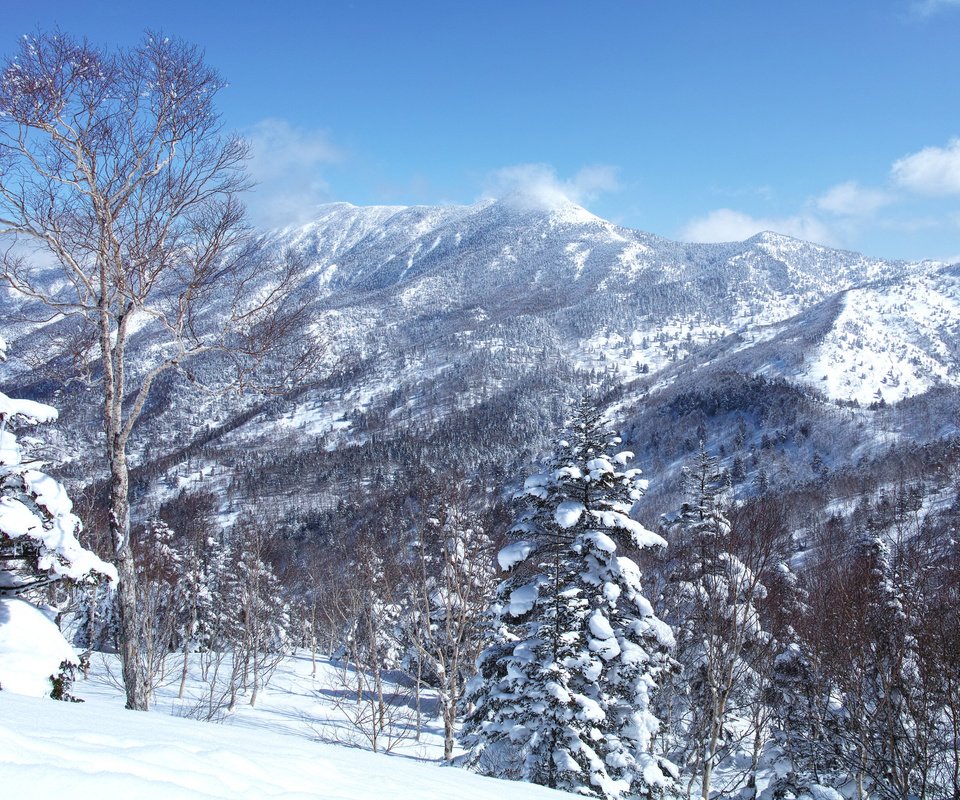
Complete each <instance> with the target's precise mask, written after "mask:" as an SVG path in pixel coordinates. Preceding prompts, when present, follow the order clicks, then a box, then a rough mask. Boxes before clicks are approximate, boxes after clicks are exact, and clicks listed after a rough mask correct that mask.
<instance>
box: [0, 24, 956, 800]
mask: <svg viewBox="0 0 960 800" xmlns="http://www.w3.org/2000/svg"><path fill="white" fill-rule="evenodd" d="M2 70H3V71H2V77H0V239H2V241H3V249H2V251H0V270H2V271H0V277H2V278H3V281H4V283H5V292H4V296H3V297H2V298H0V306H2V317H3V319H2V323H0V333H2V335H3V339H0V357H2V359H3V365H2V373H0V387H2V391H0V493H2V497H0V690H2V691H0V695H4V694H7V693H15V694H26V695H34V696H36V697H44V698H47V697H49V698H53V699H56V700H62V701H78V702H82V701H83V699H84V697H83V696H84V687H85V685H86V684H87V681H88V680H91V677H90V676H91V671H92V672H93V673H94V674H99V673H98V669H100V670H103V669H107V668H106V667H103V666H102V665H103V664H113V665H114V667H115V670H114V672H113V673H112V674H111V679H112V680H113V681H114V684H115V687H116V691H115V697H116V702H117V704H118V706H119V705H125V706H126V708H127V709H129V710H131V711H148V710H151V709H154V710H156V709H158V708H160V707H164V708H167V707H171V708H173V709H175V713H178V714H179V715H181V716H186V717H190V718H192V719H194V720H197V721H200V722H203V723H205V724H208V725H212V724H215V723H221V724H222V726H221V727H217V728H212V727H211V728H209V730H212V733H211V734H210V735H211V736H216V735H217V731H219V730H223V729H224V728H226V727H227V725H228V724H229V723H230V720H231V719H234V718H237V717H238V716H239V715H241V714H242V713H243V712H244V711H245V710H246V709H249V708H254V709H255V708H257V707H258V704H261V705H262V703H263V698H264V696H265V695H267V694H269V693H270V692H271V686H272V685H274V686H275V685H276V684H275V683H272V682H274V680H275V678H276V676H278V675H285V674H286V672H285V671H289V669H290V664H291V663H293V660H294V659H299V660H300V661H301V662H302V663H304V664H309V670H308V671H307V673H306V676H307V677H309V678H310V679H312V680H316V679H317V676H318V675H321V674H322V675H323V676H324V679H325V680H326V681H328V683H327V685H325V686H324V687H323V690H322V691H321V692H319V693H320V694H321V695H322V696H323V698H324V702H326V704H327V706H328V713H329V717H330V719H336V720H337V722H336V724H335V725H334V724H330V723H329V720H328V721H327V722H324V721H323V720H321V719H319V718H318V719H316V720H312V721H310V722H309V728H310V734H309V736H310V737H311V739H313V740H320V741H321V742H327V743H334V744H336V745H338V746H341V747H351V748H361V749H365V750H370V751H372V752H374V753H378V754H391V753H394V754H396V753H400V752H401V751H402V749H403V747H404V746H405V744H404V743H409V742H412V741H416V742H420V741H421V737H426V736H427V735H428V732H430V731H431V730H432V731H434V732H435V734H436V742H437V744H436V748H435V752H434V757H435V759H436V760H438V761H442V762H444V763H447V764H449V765H451V767H454V768H460V769H462V770H465V771H471V772H475V773H479V774H481V775H483V776H488V777H491V778H497V779H504V780H510V781H520V782H525V783H532V784H538V785H540V786H543V787H547V788H549V789H555V790H558V791H560V792H568V793H571V794H573V795H576V796H587V797H598V798H604V799H605V800H621V799H623V800H626V799H627V798H648V799H653V798H656V799H657V800H668V799H670V798H674V799H677V800H678V799H679V798H702V800H711V798H739V799H740V800H748V799H749V798H758V799H762V800H848V799H849V800H887V799H889V800H908V798H923V799H924V800H942V799H945V798H956V797H960V540H958V527H960V379H958V378H957V375H958V372H957V357H958V355H960V269H958V267H957V266H956V265H954V266H949V265H946V264H935V263H926V262H925V263H924V264H913V263H906V262H883V263H881V262H878V261H875V260H870V259H867V258H865V257H862V256H858V255H856V254H851V253H846V252H842V251H831V250H829V249H827V248H822V247H819V246H815V245H808V244H807V243H805V242H798V241H796V240H789V239H787V237H777V236H775V235H762V236H760V237H756V238H755V239H754V240H748V241H747V242H742V243H736V244H730V245H681V244H677V243H671V242H667V241H666V240H662V239H658V238H656V237H653V236H650V235H647V234H639V233H635V232H629V231H626V230H625V229H622V228H617V227H616V226H613V225H611V224H609V223H605V222H603V221H602V220H598V219H597V218H595V217H592V215H589V214H588V212H585V211H584V210H583V209H580V208H579V207H574V206H571V205H567V206H564V207H561V208H558V209H557V208H555V209H548V210H546V211H543V210H536V211H531V210H530V209H527V208H517V207H514V206H511V205H510V204H509V203H507V202H496V203H490V204H486V205H483V204H481V205H480V206H476V207H456V208H450V209H442V208H441V209H425V208H414V209H406V210H402V211H397V210H389V212H388V211H387V210H384V209H371V210H367V211H365V210H362V209H355V208H353V207H349V208H346V207H343V206H339V205H335V206H331V207H329V208H328V209H327V210H326V211H325V212H324V213H325V215H326V216H324V217H323V218H322V219H320V218H318V221H316V222H315V223H313V224H311V225H309V226H307V227H306V228H304V229H301V230H295V231H293V232H292V233H291V232H290V231H289V230H286V231H283V232H261V231H256V230H254V229H253V228H252V227H250V226H249V225H248V224H247V223H246V220H245V216H244V209H243V206H242V197H243V194H244V192H245V191H246V189H247V188H248V183H249V181H248V176H247V173H246V172H245V166H244V164H245V159H246V157H247V150H246V144H245V143H244V141H243V140H242V139H240V138H238V137H236V136H233V135H232V134H230V133H229V132H227V131H225V130H224V127H223V124H222V120H221V118H220V116H219V114H218V111H217V107H216V99H217V94H218V92H219V91H220V90H221V89H222V88H223V87H224V85H225V84H224V81H223V79H222V78H221V77H220V76H219V75H218V74H217V73H216V72H215V71H214V70H212V69H211V68H210V67H209V66H208V65H207V64H206V63H205V60H204V56H203V53H202V51H201V50H200V49H198V48H196V47H194V46H192V45H189V44H186V43H184V42H183V41H181V40H178V39H168V38H159V37H156V38H155V37H152V36H149V35H148V36H146V37H145V38H144V39H143V41H142V42H141V43H140V44H139V45H137V46H135V47H131V48H128V49H116V50H106V49H100V48H97V47H94V46H92V45H90V44H89V43H87V42H84V41H81V40H78V39H74V38H72V37H70V36H68V35H65V34H62V33H51V34H43V33H41V34H37V35H36V36H31V37H25V38H24V39H23V40H22V41H21V42H20V44H19V49H18V50H17V51H16V53H15V55H14V56H12V57H11V58H9V59H8V60H7V61H6V63H5V64H4V65H3V68H2ZM425 231H426V232H425ZM630 237H633V238H630ZM638 243H639V244H638ZM641 245H642V246H641ZM630 259H635V261H633V262H631V261H630ZM638 259H639V260H638ZM642 259H647V260H646V261H644V260H642ZM505 264H509V265H512V266H511V268H510V269H505V268H504V265H505ZM517 265H519V266H517ZM550 270H552V271H550ZM544 271H549V274H547V276H546V277H544V275H543V273H544ZM851 298H852V299H851ZM934 300H936V302H934ZM932 308H935V311H931V310H930V309H932ZM98 659H99V660H98ZM97 664H100V665H101V666H100V667H98V666H97ZM301 677H303V676H301ZM306 691H307V690H306V689H304V692H306ZM161 699H162V702H160V701H161ZM55 705H58V704H55ZM0 708H2V706H0ZM151 716H158V715H157V714H151ZM5 746H6V745H0V751H2V749H3V748H4V747H5ZM379 768H380V769H388V768H387V767H384V766H381V767H379ZM5 769H6V767H5ZM63 788H64V789H66V788H68V787H66V786H64V787H63ZM500 791H501V792H505V793H506V794H507V795H509V793H510V791H511V789H510V788H509V787H508V788H506V789H502V790H500ZM317 796H323V795H322V794H320V795H317ZM371 796H372V795H371ZM420 796H432V795H431V794H430V792H429V790H427V791H425V793H424V794H421V795H420ZM491 796H492V795H491ZM501 796H502V794H501ZM531 796H532V795H531ZM558 796H559V795H558Z"/></svg>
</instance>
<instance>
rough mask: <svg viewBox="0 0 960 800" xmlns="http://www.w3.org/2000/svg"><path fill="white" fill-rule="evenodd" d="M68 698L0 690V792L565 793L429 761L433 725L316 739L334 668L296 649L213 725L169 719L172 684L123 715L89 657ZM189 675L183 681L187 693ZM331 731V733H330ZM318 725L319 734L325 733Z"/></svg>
mask: <svg viewBox="0 0 960 800" xmlns="http://www.w3.org/2000/svg"><path fill="white" fill-rule="evenodd" d="M93 665H94V668H93V670H92V671H91V677H90V679H89V680H87V681H83V680H78V681H77V683H76V685H75V687H74V693H75V694H76V695H78V696H80V697H82V698H84V699H85V700H86V702H84V703H82V704H73V703H59V702H56V701H54V700H49V699H38V698H32V697H26V696H21V695H17V694H13V693H12V692H9V691H0V774H2V779H0V781H2V787H3V789H2V796H4V797H9V798H14V797H15V798H18V800H32V799H34V798H35V799H36V800H47V798H51V797H70V798H72V800H85V798H105V797H106V798H109V797H129V798H137V800H144V799H145V798H158V799H159V798H163V800H169V799H170V798H231V800H236V798H283V799H284V800H294V798H324V799H325V800H327V799H329V800H379V799H380V798H383V799H384V800H429V799H430V798H456V799H457V800H501V798H504V797H509V798H511V800H548V798H557V800H559V798H561V797H570V796H571V795H567V794H564V793H561V792H554V791H551V790H549V789H545V788H543V787H540V786H533V785H530V784H521V783H507V782H504V781H498V780H494V779H492V778H484V777H481V776H479V775H475V774H473V773H471V772H468V771H466V770H463V769H458V768H456V767H446V766H442V765H441V764H440V763H439V759H438V756H439V755H440V754H441V753H442V740H441V737H440V735H439V733H440V729H439V723H438V721H436V720H432V721H428V724H427V725H426V730H425V732H424V735H423V736H422V737H421V741H420V742H416V741H414V740H413V739H412V738H411V739H408V740H406V741H404V742H402V743H401V744H400V745H399V746H398V748H397V749H396V750H395V751H394V752H393V753H392V754H383V753H373V752H370V751H368V750H364V749H360V748H358V747H349V746H346V745H343V744H335V743H331V742H324V741H320V740H319V737H320V736H321V735H327V734H329V733H330V731H331V730H332V729H333V728H336V727H337V726H342V725H343V721H344V720H343V715H341V714H339V713H338V712H337V710H336V709H335V708H334V707H333V705H332V704H331V702H330V699H331V697H332V696H334V695H335V694H336V693H337V692H338V689H337V688H336V683H337V680H338V678H337V673H338V671H337V670H336V668H335V667H334V666H333V665H332V664H330V663H329V662H327V661H321V662H320V663H319V667H318V670H317V674H316V676H314V675H313V674H312V666H311V661H310V658H309V655H308V654H303V653H300V654H298V655H296V656H294V657H291V658H288V659H286V660H285V661H284V662H283V664H282V665H281V667H280V669H279V670H278V672H277V674H276V675H275V678H274V680H273V682H272V683H271V685H270V688H269V689H268V690H267V691H266V692H265V693H264V694H262V695H261V697H260V699H259V700H258V702H257V708H251V707H250V706H249V705H245V704H241V705H240V706H238V708H237V711H236V712H234V713H233V714H230V715H227V716H226V717H225V718H224V720H223V722H222V723H221V724H216V723H211V722H200V721H196V720H193V719H185V718H177V717H172V716H170V713H169V712H170V711H174V712H176V710H177V709H178V708H179V709H180V713H184V712H185V711H188V710H189V705H190V704H189V703H188V704H182V703H178V701H176V699H175V695H176V691H177V688H178V686H177V683H178V682H177V681H175V680H173V677H174V675H173V673H175V672H176V670H175V669H173V670H172V672H171V682H170V683H169V684H168V685H166V686H165V687H161V689H160V690H159V692H158V697H157V702H156V705H155V710H154V711H151V712H149V713H142V712H132V711H126V710H124V708H123V700H122V695H121V692H120V689H119V687H118V686H117V685H116V683H115V681H114V680H112V679H111V677H110V673H111V672H113V671H115V670H116V668H117V665H116V662H115V660H114V659H112V658H108V659H107V660H106V661H105V660H104V659H103V657H101V656H100V655H98V654H94V657H93ZM197 678H198V676H194V680H193V681H192V682H191V689H192V691H193V692H197V691H199V690H200V689H201V688H202V687H201V686H200V684H199V682H198V680H197ZM341 730H342V728H341ZM325 731H326V734H325Z"/></svg>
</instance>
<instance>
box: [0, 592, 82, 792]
mask: <svg viewBox="0 0 960 800" xmlns="http://www.w3.org/2000/svg"><path fill="white" fill-rule="evenodd" d="M64 661H70V662H71V663H74V664H77V663H79V659H78V658H77V654H76V653H75V652H74V650H73V648H72V647H70V645H69V644H67V640H66V639H64V638H63V634H61V633H60V629H59V628H58V627H57V626H56V625H55V624H54V623H53V622H52V621H51V620H50V619H48V618H47V615H46V614H44V613H43V612H42V611H41V610H40V609H39V608H37V607H36V606H35V605H32V604H31V603H28V602H27V601H26V600H20V599H18V598H15V597H0V688H2V689H3V692H0V697H4V696H6V695H7V694H9V693H10V692H14V693H16V694H22V695H29V696H31V697H49V696H50V690H51V689H52V688H53V684H52V683H51V682H50V676H52V675H57V674H58V673H59V672H60V665H61V664H62V663H63V662H64ZM0 708H2V707H0ZM2 713H3V712H0V716H2ZM0 747H3V745H0ZM4 783H6V778H4Z"/></svg>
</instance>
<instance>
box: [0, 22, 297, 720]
mask: <svg viewBox="0 0 960 800" xmlns="http://www.w3.org/2000/svg"><path fill="white" fill-rule="evenodd" d="M223 86H224V83H223V81H222V80H221V79H220V77H219V76H218V75H217V73H216V72H214V71H213V70H212V69H211V68H210V67H208V66H207V65H206V64H205V63H204V58H203V54H202V52H201V51H200V50H199V49H198V48H196V47H194V46H191V45H189V44H185V43H184V42H182V41H179V40H176V39H168V38H164V37H161V36H153V35H146V36H145V38H144V40H143V41H142V43H141V44H139V45H138V46H136V47H133V48H129V49H118V50H116V51H112V52H111V51H107V50H103V49H99V48H96V47H94V46H92V45H90V44H89V43H87V42H85V41H78V40H76V39H73V38H71V37H70V36H67V35H63V34H61V33H59V32H54V33H40V34H38V35H36V36H32V37H24V38H23V39H22V40H21V42H20V45H19V49H18V51H17V53H16V54H15V55H14V56H13V57H12V58H10V59H8V60H7V61H6V63H5V65H3V67H2V73H0V238H2V239H3V240H6V242H7V246H6V249H5V250H3V251H2V252H0V265H2V266H0V270H2V272H0V275H2V277H3V279H5V281H6V282H7V283H8V284H9V286H10V287H12V288H13V289H15V290H16V291H18V292H19V293H20V294H21V295H22V296H23V297H24V298H26V302H28V303H32V304H33V308H34V310H35V311H36V310H37V309H46V313H47V321H58V320H62V319H67V320H73V321H74V322H76V323H77V324H76V325H75V326H74V330H78V331H80V333H81V334H83V337H82V338H81V342H82V343H84V344H85V345H86V346H87V348H88V349H86V350H84V351H82V352H80V353H79V355H80V357H81V360H84V361H86V362H87V363H90V364H92V367H91V372H92V375H93V377H94V378H95V379H98V380H99V384H100V386H101V388H102V394H101V398H100V400H101V404H102V405H101V407H102V430H103V433H104V459H105V462H104V463H105V467H106V472H107V473H108V474H109V485H110V496H109V527H110V533H111V539H112V545H113V558H114V562H115V564H116V566H117V568H118V572H119V575H120V583H119V590H118V592H119V595H118V606H119V612H120V614H119V616H120V650H121V656H122V660H123V675H124V684H125V688H126V702H127V707H128V708H131V709H141V710H146V708H147V706H148V692H147V688H146V686H145V684H144V681H143V678H142V671H141V670H140V669H138V668H137V664H138V658H139V656H138V652H137V636H136V632H137V630H138V629H139V627H140V623H139V621H138V619H137V608H136V601H135V599H136V593H135V569H134V557H133V553H132V550H131V547H130V503H129V496H128V487H129V466H128V444H129V441H130V437H131V434H132V433H133V432H134V429H135V426H136V424H137V420H138V419H139V417H140V415H141V412H142V411H143V408H144V404H145V402H146V400H147V397H148V395H149V394H150V389H151V386H152V385H153V384H154V382H155V381H156V379H157V378H158V377H159V376H160V375H161V374H163V373H165V372H167V371H169V370H185V369H186V367H185V366H184V365H185V363H186V362H188V361H189V360H191V359H194V358H196V357H197V356H199V355H201V354H216V355H217V357H218V358H219V359H220V360H221V361H222V362H223V363H224V364H225V365H229V369H227V368H223V369H221V370H220V373H221V374H224V375H226V374H227V373H229V377H228V378H225V379H224V382H225V383H230V384H232V385H234V386H239V385H242V384H244V383H246V382H249V381H250V379H251V376H252V375H253V374H254V372H255V370H256V369H257V367H258V366H259V365H260V363H261V361H262V359H263V357H264V355H265V354H266V353H267V352H268V351H269V349H270V348H271V347H272V346H274V345H275V344H276V342H277V341H278V339H282V338H283V337H284V336H285V335H288V334H292V333H293V332H294V331H299V330H301V329H302V327H303V320H302V313H303V308H304V307H303V306H298V305H296V304H295V303H293V302H292V300H291V294H290V290H291V288H292V285H293V281H294V279H295V278H296V265H295V264H293V263H290V262H289V261H288V262H286V263H282V259H281V260H280V262H281V263H274V264H272V265H270V266H269V268H268V267H267V265H265V264H263V263H262V257H261V255H260V254H259V253H258V252H257V248H256V244H255V243H254V242H252V241H251V239H250V237H249V232H248V230H247V229H246V228H245V226H244V225H243V208H242V205H241V203H240V202H239V200H238V194H239V193H240V192H241V191H243V190H244V189H246V188H247V185H248V184H247V179H246V177H245V173H244V170H243V166H244V160H245V158H246V156H247V148H246V146H245V144H244V143H243V141H242V140H240V139H238V138H236V137H231V136H226V135H224V133H223V130H222V123H221V120H220V117H219V115H218V113H217V111H216V109H215V106H214V100H215V98H216V96H217V94H218V92H219V91H220V89H222V88H223ZM38 257H42V261H38ZM38 263H43V264H44V267H45V268H44V269H42V270H41V269H38V268H37V264H38ZM51 264H52V265H53V266H52V268H51V267H50V265H51ZM145 325H148V326H150V328H151V330H152V331H153V332H154V333H155V337H156V338H155V342H157V344H158V347H157V348H155V349H154V350H152V351H151V353H152V355H151V359H152V360H151V361H149V362H147V363H135V362H134V359H132V358H131V356H130V350H129V349H128V345H129V344H130V340H131V336H132V335H133V333H134V332H135V331H136V330H137V329H138V328H140V327H143V326H145ZM294 350H295V351H296V352H295V354H294V355H293V356H292V357H293V358H295V359H296V358H300V359H302V361H301V362H300V363H305V362H306V361H308V360H309V358H310V355H309V353H308V348H306V347H304V348H301V349H297V348H294Z"/></svg>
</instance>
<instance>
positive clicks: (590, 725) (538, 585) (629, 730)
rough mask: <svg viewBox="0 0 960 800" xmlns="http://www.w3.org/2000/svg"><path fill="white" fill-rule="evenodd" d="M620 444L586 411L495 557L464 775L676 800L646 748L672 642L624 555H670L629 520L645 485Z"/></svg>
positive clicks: (525, 493)
mask: <svg viewBox="0 0 960 800" xmlns="http://www.w3.org/2000/svg"><path fill="white" fill-rule="evenodd" d="M619 442H620V439H619V438H618V437H617V436H615V435H614V434H613V433H611V432H610V431H609V430H608V428H607V426H606V425H605V423H604V420H603V418H602V415H601V414H600V412H599V411H598V410H597V409H596V407H595V406H594V405H593V404H592V403H591V402H589V401H581V402H580V404H579V405H578V406H577V408H576V409H575V411H574V413H573V416H572V420H571V421H570V423H569V426H568V431H567V435H566V438H564V439H563V440H561V441H559V442H558V443H557V445H556V447H555V450H554V453H553V455H552V457H551V458H550V459H549V460H548V461H547V463H546V464H545V468H544V470H543V471H542V472H539V473H537V474H534V475H532V476H531V477H529V478H528V479H527V481H526V483H525V485H524V488H523V490H522V491H521V492H520V493H519V495H518V499H520V500H521V501H522V503H523V508H522V511H521V512H520V514H519V516H518V518H517V521H516V524H515V525H514V527H513V529H512V534H513V537H514V541H513V542H512V543H510V544H508V545H507V546H506V547H505V548H504V549H503V550H502V551H501V552H500V554H499V561H500V565H501V567H502V568H503V569H505V570H508V571H509V575H508V576H507V578H506V580H505V581H503V583H502V584H501V585H500V587H499V588H498V590H497V597H496V600H495V602H494V604H493V606H492V607H491V609H490V618H491V639H492V641H491V642H490V644H489V645H488V646H487V648H486V649H485V650H484V651H483V653H482V654H481V656H480V658H479V659H478V662H477V665H478V672H479V674H478V675H477V677H475V678H474V679H473V681H472V682H471V686H470V689H469V692H468V698H467V700H468V703H469V704H470V705H472V711H471V713H470V714H469V716H468V717H467V719H466V721H465V725H464V744H465V745H466V746H467V747H468V748H470V751H471V752H470V756H469V758H468V759H467V763H468V764H470V765H471V766H473V768H475V769H477V770H479V771H481V772H483V773H486V774H491V775H495V776H497V777H506V778H511V779H515V780H525V781H530V782H533V783H539V784H543V785H546V786H550V787H553V788H557V789H563V790H566V791H572V792H577V793H579V794H583V795H587V796H593V797H603V798H619V797H625V796H631V797H634V796H636V797H664V796H667V795H669V794H670V793H671V792H672V786H673V772H674V770H673V767H672V765H671V764H669V762H666V761H664V760H661V759H657V758H656V757H654V756H653V755H652V754H651V753H650V742H651V738H652V737H653V735H654V733H655V732H656V730H657V726H658V721H657V719H656V717H655V716H654V715H653V713H652V711H651V696H652V695H653V693H654V692H655V691H656V688H657V683H658V681H659V679H660V677H661V674H662V673H664V672H666V671H669V670H671V669H672V668H673V662H672V660H671V658H670V656H669V653H668V651H669V648H670V647H671V646H672V644H673V636H672V634H671V632H670V629H669V628H668V627H667V626H666V625H665V624H663V623H662V622H661V621H660V620H659V619H657V617H656V616H654V613H653V609H652V607H651V605H650V603H649V602H648V601H647V599H646V598H645V597H644V595H643V592H642V589H641V583H640V577H641V576H640V571H639V569H638V567H637V565H636V564H635V563H634V562H633V561H632V560H631V559H629V558H627V557H625V556H623V555H620V554H619V552H618V550H619V548H620V547H621V546H622V545H623V546H626V545H629V546H632V547H636V548H644V547H654V546H662V545H663V544H664V541H663V539H661V538H660V537H659V536H657V535H656V534H653V533H651V532H650V531H648V530H646V529H645V528H644V527H643V526H642V525H640V524H639V523H637V522H635V521H634V520H632V519H630V517H629V512H630V509H631V507H632V506H633V504H634V502H635V501H636V500H637V499H639V497H640V495H641V493H642V492H643V490H644V488H645V486H646V482H645V481H643V480H641V478H640V471H639V470H637V469H625V468H624V465H625V464H626V462H627V461H628V460H629V459H630V458H631V456H632V454H631V453H627V452H617V449H616V448H617V445H618V444H619ZM618 542H619V544H618Z"/></svg>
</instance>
